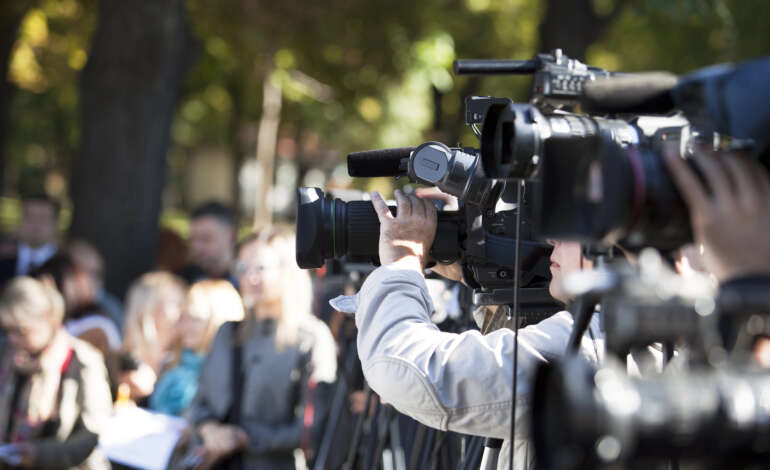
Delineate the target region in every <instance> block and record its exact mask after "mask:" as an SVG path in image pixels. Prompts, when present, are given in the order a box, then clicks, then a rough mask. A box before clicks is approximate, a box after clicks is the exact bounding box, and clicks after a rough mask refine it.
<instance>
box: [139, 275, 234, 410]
mask: <svg viewBox="0 0 770 470" xmlns="http://www.w3.org/2000/svg"><path fill="white" fill-rule="evenodd" d="M243 316H244V314H243V303H242V302H241V296H240V295H238V291H237V290H235V288H234V287H233V285H232V284H230V283H229V282H228V281H223V280H205V281H199V282H196V283H195V284H193V285H192V286H191V287H190V289H189V290H188V291H187V298H186V300H185V306H184V310H183V312H182V316H181V317H180V319H179V323H178V326H177V328H178V331H179V338H178V339H177V342H176V345H175V347H174V349H173V350H172V352H171V356H170V359H169V361H168V364H167V367H166V371H165V372H163V373H162V374H161V375H160V377H159V378H158V382H157V383H156V384H155V390H154V391H153V392H152V395H151V396H150V408H152V409H153V410H155V411H160V412H162V413H167V414H172V415H178V414H180V413H181V412H182V411H183V410H184V409H185V408H186V407H187V405H189V404H190V401H191V400H192V398H193V396H195V391H196V390H197V389H198V376H199V375H200V369H201V365H202V364H203V359H204V357H205V355H206V353H207V352H208V350H209V346H210V345H211V342H212V341H213V340H214V335H215V334H216V333H217V331H218V330H219V327H220V326H222V325H223V324H224V323H225V322H228V321H235V322H237V321H241V320H243Z"/></svg>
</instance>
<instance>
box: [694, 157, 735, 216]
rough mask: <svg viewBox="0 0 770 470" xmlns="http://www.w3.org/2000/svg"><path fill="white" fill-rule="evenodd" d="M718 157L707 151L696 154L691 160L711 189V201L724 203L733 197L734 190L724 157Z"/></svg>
mask: <svg viewBox="0 0 770 470" xmlns="http://www.w3.org/2000/svg"><path fill="white" fill-rule="evenodd" d="M719 157H720V156H719V155H715V154H714V152H708V151H707V152H703V153H700V154H698V155H696V156H695V158H693V161H694V162H695V165H696V166H697V167H698V169H699V170H700V171H701V174H702V175H703V177H704V179H705V180H706V184H707V185H708V187H709V189H710V190H711V199H712V201H715V202H722V203H724V202H725V201H728V200H730V199H732V198H733V197H734V191H733V183H732V182H731V180H730V177H731V175H730V174H729V173H728V171H729V170H728V169H727V166H726V165H725V164H724V163H723V161H722V160H724V159H723V158H719Z"/></svg>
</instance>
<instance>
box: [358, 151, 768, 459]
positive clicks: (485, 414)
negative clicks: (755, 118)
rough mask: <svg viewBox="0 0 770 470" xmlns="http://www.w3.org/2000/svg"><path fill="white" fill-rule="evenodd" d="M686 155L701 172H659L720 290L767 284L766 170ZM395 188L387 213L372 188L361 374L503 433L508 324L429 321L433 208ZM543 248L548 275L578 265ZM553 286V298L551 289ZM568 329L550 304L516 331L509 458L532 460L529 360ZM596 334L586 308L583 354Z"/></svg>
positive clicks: (471, 425) (424, 413)
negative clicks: (476, 327)
mask: <svg viewBox="0 0 770 470" xmlns="http://www.w3.org/2000/svg"><path fill="white" fill-rule="evenodd" d="M694 160H695V162H696V165H697V168H698V170H700V171H699V173H700V175H701V176H702V182H701V181H700V180H699V179H698V177H697V176H696V173H695V171H694V170H691V169H690V168H689V167H688V166H687V164H686V163H685V162H684V161H683V160H681V159H680V158H678V157H677V156H675V155H673V154H666V162H667V165H668V167H669V171H670V172H671V174H672V176H673V178H674V180H675V182H676V184H677V186H678V187H679V190H680V192H681V194H682V197H683V198H684V199H685V202H686V203H687V205H688V206H689V208H690V215H691V225H692V228H693V232H694V236H695V242H696V243H697V244H703V245H704V247H705V259H704V263H705V267H706V268H707V270H708V271H710V272H711V273H713V274H714V276H715V277H716V279H717V280H718V281H719V282H720V283H721V289H722V291H723V292H724V291H728V290H736V289H737V290H740V289H745V288H756V286H764V287H765V288H768V286H770V238H769V237H768V233H770V205H768V204H767V203H768V202H769V201H770V180H769V179H768V175H767V172H766V170H765V169H764V168H762V167H761V166H760V165H758V164H757V163H756V162H755V161H753V160H751V159H748V158H744V157H742V156H739V155H734V154H722V155H716V154H714V153H712V152H708V151H701V152H699V155H698V156H697V158H695V159H694ZM706 188H708V189H706ZM396 199H397V202H398V207H399V209H398V215H397V216H393V215H392V214H391V213H390V211H389V210H388V209H387V206H386V205H385V202H384V201H383V200H382V198H381V197H380V196H379V195H378V194H376V193H373V194H372V201H373V204H374V207H375V210H376V211H377V214H378V217H379V219H380V224H381V226H380V227H381V229H380V242H379V243H380V244H379V252H380V259H381V261H382V264H383V266H382V267H381V268H379V269H377V270H376V271H375V272H373V273H372V274H371V275H370V277H369V278H368V279H367V281H366V282H365V283H364V285H363V287H362V289H361V292H360V298H359V301H360V302H359V308H358V309H357V313H356V323H357V325H358V328H359V338H358V344H359V354H360V357H361V363H362V366H363V370H364V374H365V376H366V378H367V380H368V382H369V384H370V385H371V387H372V388H373V389H374V390H375V391H376V392H377V393H379V394H380V395H381V396H382V397H383V399H384V400H386V401H388V402H390V403H392V404H393V405H394V406H395V407H396V408H398V409H399V411H402V412H404V413H406V414H408V415H410V416H412V417H413V418H415V419H417V420H418V421H420V422H422V423H424V424H426V425H429V426H432V427H435V428H438V429H441V430H452V431H457V432H461V433H469V434H475V435H481V436H488V437H496V438H503V439H505V438H507V437H508V436H509V432H510V411H511V410H510V408H511V397H512V396H513V393H512V390H511V384H512V377H511V374H512V370H513V367H512V364H511V361H512V358H513V345H514V342H513V341H514V333H513V332H512V331H510V330H499V331H496V332H493V333H491V334H489V335H486V336H482V335H481V334H479V333H478V332H475V331H469V332H465V333H463V334H459V335H458V334H451V333H442V332H440V331H438V329H437V328H436V327H435V326H433V325H432V324H431V323H430V319H429V314H430V312H431V310H432V303H431V299H430V297H429V296H428V293H427V289H426V288H425V282H424V279H423V274H422V273H423V268H424V267H425V264H426V263H427V261H428V259H427V252H428V247H430V246H431V243H432V242H433V238H434V236H435V230H436V208H435V207H434V206H433V204H431V203H429V202H426V201H422V200H420V199H419V198H417V197H415V196H406V195H404V194H403V193H401V192H398V191H397V192H396ZM727 227H729V230H727V229H726V228H727ZM571 246H572V248H570V247H571ZM551 259H552V273H553V274H554V281H557V282H558V279H559V278H560V277H561V276H563V275H564V274H566V273H567V272H568V271H569V270H570V269H574V268H576V267H577V268H578V269H579V268H580V267H581V258H580V251H579V248H577V244H570V243H563V244H562V243H558V242H557V243H555V250H554V254H553V255H552V257H551ZM553 262H555V264H553ZM583 267H585V268H588V267H589V266H588V265H583ZM444 271H451V269H446V268H445V269H444ZM557 282H554V283H553V284H552V286H554V287H555V286H556V285H558V284H557ZM552 294H554V295H555V296H556V297H557V298H559V297H562V296H561V294H560V293H559V292H558V291H555V290H554V289H553V288H552ZM560 300H562V301H566V300H567V299H564V298H563V297H562V298H560ZM571 329H572V317H571V316H570V314H569V313H567V312H560V313H557V314H556V315H554V316H552V317H551V318H549V319H547V320H544V321H542V322H540V323H539V324H537V325H533V326H529V327H527V328H524V329H522V330H520V332H519V335H520V336H519V344H520V350H519V364H518V374H519V377H518V378H517V379H518V388H517V390H516V399H517V415H516V416H517V423H516V424H517V427H516V429H517V436H516V442H515V446H516V467H517V468H526V467H528V466H529V465H530V464H531V459H532V455H531V452H529V449H528V445H527V441H526V438H527V432H528V430H527V429H526V427H525V423H526V421H527V418H526V416H527V411H528V410H527V406H528V402H529V396H528V390H529V386H530V381H531V374H532V371H533V370H534V368H535V366H536V365H537V364H538V363H539V362H542V361H548V360H552V359H555V358H557V357H559V356H561V355H562V354H563V352H564V350H565V347H566V344H567V341H568V337H569V334H570V331H571ZM602 341H603V340H602V337H601V332H600V331H599V325H598V318H597V316H596V315H595V316H594V318H593V319H592V321H591V324H590V326H589V328H588V330H587V332H586V335H585V336H584V337H583V342H582V346H581V354H583V355H584V356H586V357H587V358H588V359H589V360H592V361H599V360H601V356H602V355H603V351H602V350H603V344H602ZM501 456H504V457H502V458H501V459H500V463H499V468H507V462H505V461H504V460H505V458H506V457H507V452H502V453H501Z"/></svg>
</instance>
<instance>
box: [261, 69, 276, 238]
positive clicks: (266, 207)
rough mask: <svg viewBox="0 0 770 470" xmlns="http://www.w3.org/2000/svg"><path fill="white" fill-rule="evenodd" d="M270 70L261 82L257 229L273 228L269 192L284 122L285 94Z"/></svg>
mask: <svg viewBox="0 0 770 470" xmlns="http://www.w3.org/2000/svg"><path fill="white" fill-rule="evenodd" d="M269 72H270V71H268V73H266V74H265V79H264V81H263V83H262V117H261V118H260V120H259V131H258V132H257V168H258V171H259V172H260V174H261V175H260V178H259V179H258V180H257V181H259V187H258V188H257V200H256V201H255V204H254V229H255V230H258V229H260V228H262V227H265V226H267V225H270V223H272V221H273V208H272V206H271V204H270V200H269V195H270V189H271V188H272V187H273V173H274V171H275V151H276V144H277V142H278V127H279V125H280V123H281V98H282V91H281V87H280V86H279V85H275V84H273V83H271V81H270V73H269Z"/></svg>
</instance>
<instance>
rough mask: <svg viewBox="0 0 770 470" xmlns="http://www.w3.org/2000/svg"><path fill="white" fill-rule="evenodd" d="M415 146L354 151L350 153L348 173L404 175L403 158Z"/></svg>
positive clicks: (366, 176) (370, 175)
mask: <svg viewBox="0 0 770 470" xmlns="http://www.w3.org/2000/svg"><path fill="white" fill-rule="evenodd" d="M413 150H414V147H400V148H392V149H381V150H367V151H365V152H353V153H351V154H349V155H348V174H349V175H350V176H354V177H364V178H369V177H376V176H403V175H406V166H403V167H402V166H401V160H402V159H404V158H409V155H411V154H412V151H413Z"/></svg>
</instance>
